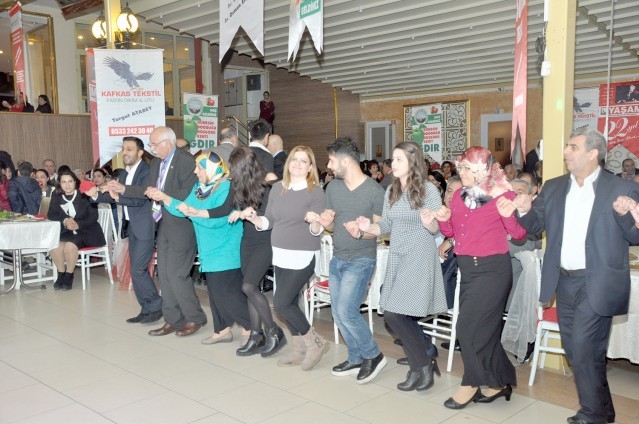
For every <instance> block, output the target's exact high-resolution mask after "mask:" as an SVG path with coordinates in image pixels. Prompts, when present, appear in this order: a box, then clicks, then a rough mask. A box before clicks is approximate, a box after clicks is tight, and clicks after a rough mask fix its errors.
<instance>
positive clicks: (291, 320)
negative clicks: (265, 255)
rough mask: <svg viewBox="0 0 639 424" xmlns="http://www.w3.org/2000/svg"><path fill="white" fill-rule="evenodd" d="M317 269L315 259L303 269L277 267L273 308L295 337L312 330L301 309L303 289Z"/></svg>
mask: <svg viewBox="0 0 639 424" xmlns="http://www.w3.org/2000/svg"><path fill="white" fill-rule="evenodd" d="M314 269H315V258H313V260H312V261H311V263H310V264H308V265H307V266H306V267H305V268H303V269H286V268H280V267H278V266H276V267H275V284H276V285H277V287H276V289H275V294H274V295H273V307H274V308H275V312H277V313H278V314H279V315H280V316H281V317H282V318H283V320H284V322H285V323H286V326H287V327H288V329H289V331H290V332H291V334H292V335H294V336H302V335H304V334H306V333H308V331H309V330H310V329H311V325H310V324H309V323H308V320H307V319H306V316H304V313H303V312H302V311H301V309H300V307H299V303H298V302H299V297H300V292H301V291H302V288H304V286H305V285H306V283H308V280H309V278H311V275H313V271H314Z"/></svg>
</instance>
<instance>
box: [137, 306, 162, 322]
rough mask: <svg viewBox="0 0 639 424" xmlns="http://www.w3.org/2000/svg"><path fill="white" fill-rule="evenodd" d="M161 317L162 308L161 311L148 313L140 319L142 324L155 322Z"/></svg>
mask: <svg viewBox="0 0 639 424" xmlns="http://www.w3.org/2000/svg"><path fill="white" fill-rule="evenodd" d="M160 318H162V310H161V309H160V310H159V311H156V312H151V313H150V314H147V316H146V317H144V318H143V319H142V320H141V321H140V324H153V323H156V322H158V321H159V320H160Z"/></svg>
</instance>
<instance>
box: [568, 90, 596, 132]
mask: <svg viewBox="0 0 639 424" xmlns="http://www.w3.org/2000/svg"><path fill="white" fill-rule="evenodd" d="M598 117H599V88H597V87H588V88H577V89H575V93H574V95H573V98H572V129H573V131H575V130H579V129H582V128H592V129H597V118H598Z"/></svg>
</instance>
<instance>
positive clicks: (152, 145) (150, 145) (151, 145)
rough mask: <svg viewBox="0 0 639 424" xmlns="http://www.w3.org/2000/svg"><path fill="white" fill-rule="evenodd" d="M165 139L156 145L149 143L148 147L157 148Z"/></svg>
mask: <svg viewBox="0 0 639 424" xmlns="http://www.w3.org/2000/svg"><path fill="white" fill-rule="evenodd" d="M165 141H166V139H164V140H161V141H158V142H157V143H149V147H158V146H159V145H160V144H162V143H164V142H165Z"/></svg>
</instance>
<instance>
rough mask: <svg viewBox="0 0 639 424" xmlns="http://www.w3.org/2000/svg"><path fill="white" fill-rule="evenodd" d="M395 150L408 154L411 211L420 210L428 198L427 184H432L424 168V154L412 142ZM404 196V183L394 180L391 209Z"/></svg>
mask: <svg viewBox="0 0 639 424" xmlns="http://www.w3.org/2000/svg"><path fill="white" fill-rule="evenodd" d="M394 150H401V151H403V152H404V153H405V154H406V159H407V160H408V177H407V179H406V194H407V195H408V202H409V203H410V207H411V209H419V208H421V207H422V203H423V202H424V198H425V197H426V184H432V183H431V182H430V181H429V180H428V175H427V173H426V168H425V167H424V153H423V152H422V149H421V148H420V147H419V146H418V145H417V144H415V143H413V142H412V141H411V142H406V141H405V142H402V143H399V144H398V145H397V146H395V149H394ZM402 194H403V191H402V183H401V182H400V180H399V178H394V179H393V183H392V185H391V188H390V193H389V201H390V205H391V207H392V206H393V205H394V204H395V202H397V201H398V200H399V199H400V198H401V197H402Z"/></svg>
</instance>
